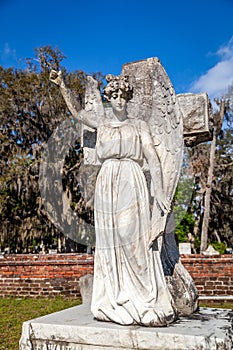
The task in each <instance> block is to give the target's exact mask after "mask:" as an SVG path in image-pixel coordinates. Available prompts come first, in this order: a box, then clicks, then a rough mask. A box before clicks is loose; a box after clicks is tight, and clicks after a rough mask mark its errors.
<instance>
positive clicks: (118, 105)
mask: <svg viewBox="0 0 233 350" xmlns="http://www.w3.org/2000/svg"><path fill="white" fill-rule="evenodd" d="M110 102H111V105H112V109H113V112H116V114H117V115H119V114H125V111H126V103H127V102H126V100H125V98H124V96H123V92H122V91H121V90H117V91H114V92H113V94H112V96H111V99H110Z"/></svg>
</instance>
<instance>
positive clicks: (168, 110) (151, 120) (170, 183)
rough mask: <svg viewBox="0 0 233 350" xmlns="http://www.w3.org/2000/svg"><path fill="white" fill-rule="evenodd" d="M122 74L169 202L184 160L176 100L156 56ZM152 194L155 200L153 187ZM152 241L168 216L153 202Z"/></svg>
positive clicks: (132, 112) (132, 110)
mask: <svg viewBox="0 0 233 350" xmlns="http://www.w3.org/2000/svg"><path fill="white" fill-rule="evenodd" d="M122 74H124V75H128V76H129V80H130V83H131V84H132V85H133V88H134V94H133V99H132V100H131V101H129V104H128V105H129V106H128V113H129V117H133V118H140V119H143V120H144V121H146V122H147V124H148V125H149V128H150V132H151V136H152V138H153V141H154V145H155V147H156V152H157V154H158V157H159V161H160V165H161V168H162V177H163V190H164V192H165V195H166V198H168V199H169V201H170V203H171V202H172V199H173V196H174V194H175V189H176V186H177V183H178V179H179V174H180V169H181V166H182V162H183V122H182V115H181V111H180V108H179V103H178V99H177V97H176V94H175V91H174V88H173V86H172V84H171V82H170V79H169V78H168V76H167V74H166V72H165V70H164V68H163V66H162V65H161V63H160V61H159V60H158V59H157V58H149V59H146V60H143V61H138V62H133V63H129V64H126V65H124V66H123V70H122ZM152 195H153V196H154V197H155V202H156V188H155V189H154V190H153V193H152ZM152 217H154V218H155V219H154V225H153V226H154V230H153V232H152V237H151V242H152V241H153V240H154V239H155V238H156V237H157V236H158V235H159V234H160V233H161V232H163V231H164V229H165V225H166V220H167V215H163V216H162V217H161V210H160V209H159V208H158V207H157V206H156V205H154V208H153V215H152Z"/></svg>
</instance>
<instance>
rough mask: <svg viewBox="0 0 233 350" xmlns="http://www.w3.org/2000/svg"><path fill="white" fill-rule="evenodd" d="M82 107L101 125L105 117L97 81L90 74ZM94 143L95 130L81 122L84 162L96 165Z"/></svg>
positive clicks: (97, 124)
mask: <svg viewBox="0 0 233 350" xmlns="http://www.w3.org/2000/svg"><path fill="white" fill-rule="evenodd" d="M84 109H85V111H86V112H88V114H90V118H91V119H92V120H93V119H94V120H95V124H96V126H99V125H101V124H102V123H103V121H104V119H105V118H106V115H105V109H104V106H103V102H102V98H101V94H100V91H99V89H98V82H97V81H96V80H95V79H94V78H92V77H91V76H87V81H86V90H85V108H84ZM95 143H96V130H95V129H93V128H91V127H88V126H86V125H84V124H83V125H82V131H81V146H82V147H83V153H84V163H85V164H89V165H96V156H95Z"/></svg>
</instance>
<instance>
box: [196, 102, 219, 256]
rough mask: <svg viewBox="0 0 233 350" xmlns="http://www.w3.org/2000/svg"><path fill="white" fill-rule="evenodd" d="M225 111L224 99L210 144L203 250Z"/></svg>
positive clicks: (203, 248)
mask: <svg viewBox="0 0 233 350" xmlns="http://www.w3.org/2000/svg"><path fill="white" fill-rule="evenodd" d="M224 113H225V103H224V101H220V111H219V117H220V118H216V119H218V121H217V122H216V123H215V121H214V124H215V125H214V131H213V140H212V142H211V146H210V162H209V169H208V178H207V184H206V191H205V196H204V215H203V221H202V229H201V247H200V251H201V252H203V251H205V250H206V249H207V243H208V227H209V220H210V198H211V191H212V181H213V172H214V158H215V150H216V141H217V135H218V133H219V132H220V130H221V128H222V122H223V117H224ZM217 124H218V125H217Z"/></svg>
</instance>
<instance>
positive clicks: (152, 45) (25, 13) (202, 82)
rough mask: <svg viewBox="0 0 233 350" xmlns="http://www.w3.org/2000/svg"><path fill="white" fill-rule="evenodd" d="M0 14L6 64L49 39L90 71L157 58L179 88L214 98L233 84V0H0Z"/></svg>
mask: <svg viewBox="0 0 233 350" xmlns="http://www.w3.org/2000/svg"><path fill="white" fill-rule="evenodd" d="M0 16H1V17H0V18H1V20H0V64H1V65H3V66H4V67H8V66H15V67H20V63H19V60H20V59H23V58H26V57H34V48H36V47H39V46H44V45H49V44H50V45H52V46H53V47H55V46H58V47H59V49H60V50H61V51H62V52H63V53H64V54H65V55H66V56H67V59H66V60H64V61H63V65H64V66H65V67H66V68H67V69H68V70H76V69H82V70H84V71H85V72H88V73H92V72H96V71H101V72H102V73H103V74H107V73H112V74H120V72H121V66H122V64H124V63H127V62H132V61H137V60H140V59H145V58H148V57H158V58H159V59H160V60H161V61H162V64H163V65H164V67H165V69H166V71H167V73H168V75H169V77H170V79H171V81H172V83H173V85H174V87H175V90H176V92H177V93H181V92H201V91H207V92H208V93H209V95H210V96H211V97H216V96H221V94H222V93H224V92H225V91H226V89H227V87H228V85H229V84H231V83H232V82H233V0H194V1H193V0H190V1H188V0H186V1H184V0H173V1H169V0H167V1H164V0H160V1H157V0H143V1H137V0H124V1H123V0H117V1H111V0H102V1H94V0H85V1H81V0H76V1H75V0H70V1H69V0H67V1H59V0H58V1H49V0H47V1H45V0H40V1H33V0H21V1H19V0H0ZM21 65H22V63H21Z"/></svg>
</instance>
